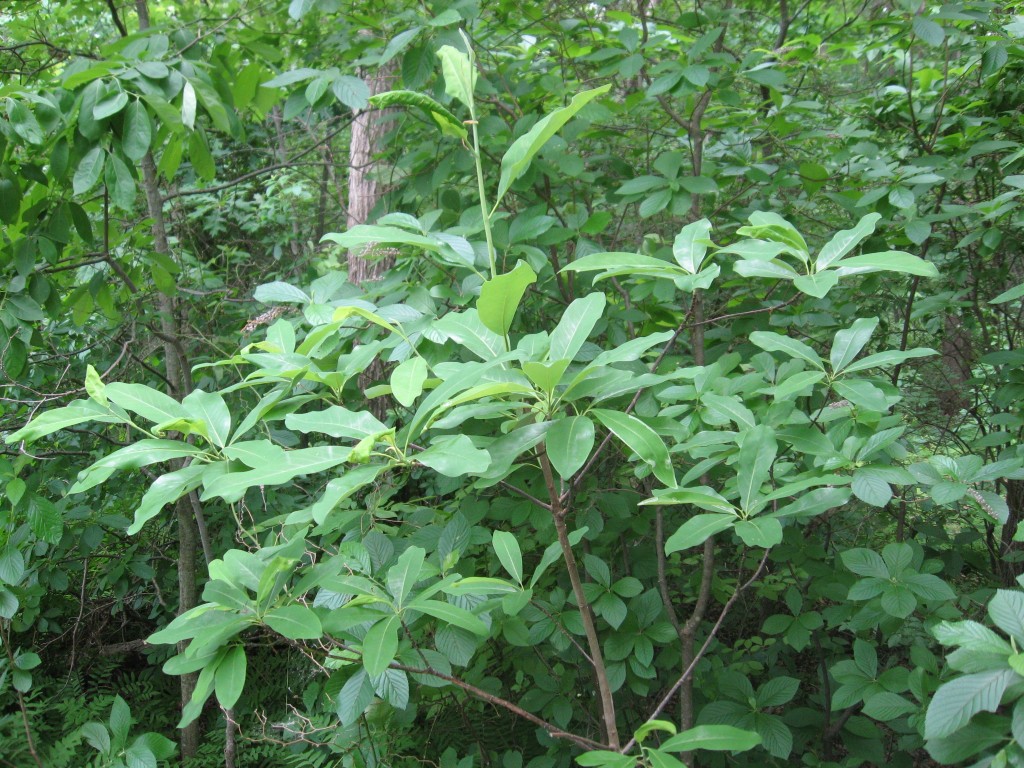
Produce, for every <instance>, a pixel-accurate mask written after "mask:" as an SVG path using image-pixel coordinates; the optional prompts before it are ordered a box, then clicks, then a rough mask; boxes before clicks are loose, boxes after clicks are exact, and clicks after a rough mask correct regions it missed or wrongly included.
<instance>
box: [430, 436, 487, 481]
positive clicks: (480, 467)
mask: <svg viewBox="0 0 1024 768" xmlns="http://www.w3.org/2000/svg"><path fill="white" fill-rule="evenodd" d="M416 461H418V462H419V463H420V464H423V465H424V466H427V467H430V468H431V469H433V470H434V471H435V472H440V473H441V474H442V475H444V476H445V477H461V476H462V475H466V474H481V473H483V472H486V471H487V468H488V467H489V466H490V465H491V454H489V453H488V452H487V451H485V450H483V449H481V448H477V447H476V446H475V445H473V441H472V440H470V439H469V437H467V436H466V435H442V436H441V437H439V438H437V439H436V440H434V442H433V444H432V445H431V446H430V447H429V448H427V449H426V450H425V451H421V452H420V453H417V454H416Z"/></svg>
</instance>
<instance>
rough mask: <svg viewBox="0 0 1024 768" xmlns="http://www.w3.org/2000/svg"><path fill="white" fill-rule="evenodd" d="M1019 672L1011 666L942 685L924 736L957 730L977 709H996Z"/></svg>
mask: <svg viewBox="0 0 1024 768" xmlns="http://www.w3.org/2000/svg"><path fill="white" fill-rule="evenodd" d="M1020 681H1021V677H1020V675H1018V674H1017V673H1016V672H1014V671H1013V670H1012V669H1009V668H1008V667H1007V668H1006V669H992V670H988V671H986V672H978V673H976V674H973V675H964V676H963V677H958V678H957V679H956V680H951V681H950V682H948V683H944V684H943V685H940V686H939V689H938V690H937V691H936V692H935V695H934V696H932V700H931V703H930V704H929V705H928V712H927V714H926V715H925V719H924V737H925V738H926V739H941V738H943V737H945V736H949V735H951V734H953V733H956V732H957V731H958V730H960V729H961V728H963V727H964V726H965V725H967V723H968V722H970V720H971V718H972V717H974V715H976V714H977V713H978V712H995V711H996V710H997V709H998V708H999V702H1000V701H1001V700H1002V698H1003V693H1004V692H1005V691H1006V689H1007V688H1008V687H1009V686H1010V685H1011V684H1013V683H1017V682H1020Z"/></svg>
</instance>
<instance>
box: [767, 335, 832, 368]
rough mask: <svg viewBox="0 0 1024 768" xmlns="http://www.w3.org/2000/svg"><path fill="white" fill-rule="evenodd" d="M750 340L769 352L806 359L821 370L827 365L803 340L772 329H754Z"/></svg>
mask: <svg viewBox="0 0 1024 768" xmlns="http://www.w3.org/2000/svg"><path fill="white" fill-rule="evenodd" d="M750 340H751V341H752V342H753V343H754V344H756V345H757V346H759V347H760V348H761V349H764V350H766V351H768V352H784V353H785V354H787V355H789V356H790V357H792V358H796V359H798V360H805V361H806V362H808V363H810V364H811V365H813V366H814V367H815V368H817V369H819V370H822V371H823V370H825V365H824V363H823V362H822V360H821V358H820V357H819V356H818V353H817V352H815V351H814V350H813V349H811V348H810V347H809V346H807V345H806V344H804V343H803V342H802V341H797V340H796V339H791V338H790V337H789V336H783V335H781V334H778V333H772V332H771V331H754V332H753V333H752V334H750Z"/></svg>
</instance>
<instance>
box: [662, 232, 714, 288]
mask: <svg viewBox="0 0 1024 768" xmlns="http://www.w3.org/2000/svg"><path fill="white" fill-rule="evenodd" d="M710 234H711V222H710V221H708V220H707V219H701V220H700V221H694V222H692V223H690V224H687V225H686V226H685V227H683V228H682V230H681V231H680V232H679V234H678V235H676V239H675V241H674V242H673V244H672V255H673V256H675V259H676V263H678V264H679V266H681V267H682V268H683V269H685V270H686V271H687V272H689V273H690V274H691V275H695V274H697V273H698V272H700V268H701V265H702V264H703V263H704V257H705V256H706V255H707V252H708V246H709V245H712V242H711V239H710V238H709V235H710Z"/></svg>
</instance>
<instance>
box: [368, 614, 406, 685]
mask: <svg viewBox="0 0 1024 768" xmlns="http://www.w3.org/2000/svg"><path fill="white" fill-rule="evenodd" d="M400 626H401V619H399V617H398V616H394V615H393V616H388V617H387V618H386V619H382V620H381V621H378V622H377V623H376V624H374V625H373V626H372V627H370V629H369V630H368V631H367V633H366V637H365V638H363V668H364V669H365V670H366V674H368V675H379V674H381V673H382V672H383V671H384V670H385V669H387V668H388V665H389V664H391V662H392V661H394V659H395V654H396V653H398V630H399V627H400Z"/></svg>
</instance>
